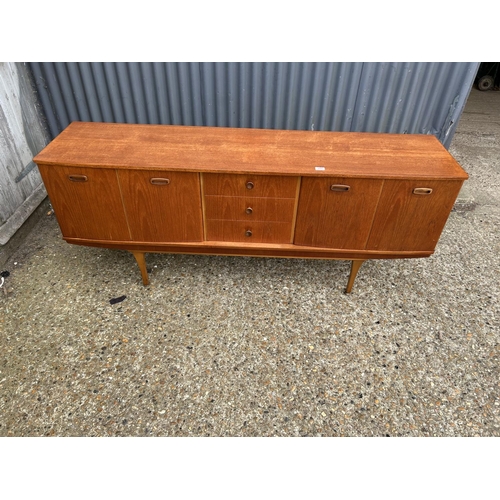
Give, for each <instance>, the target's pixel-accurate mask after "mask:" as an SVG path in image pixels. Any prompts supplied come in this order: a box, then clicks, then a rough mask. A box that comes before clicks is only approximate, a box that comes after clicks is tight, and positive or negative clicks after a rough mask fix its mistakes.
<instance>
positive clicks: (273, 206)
mask: <svg viewBox="0 0 500 500" xmlns="http://www.w3.org/2000/svg"><path fill="white" fill-rule="evenodd" d="M294 209H295V199H293V198H252V197H244V198H243V197H236V196H205V217H206V218H207V219H224V220H233V221H237V220H239V221H269V222H292V220H293V213H294Z"/></svg>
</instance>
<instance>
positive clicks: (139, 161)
mask: <svg viewBox="0 0 500 500" xmlns="http://www.w3.org/2000/svg"><path fill="white" fill-rule="evenodd" d="M34 161H35V162H36V163H37V164H39V165H40V164H42V163H43V164H52V165H60V164H63V165H70V166H89V167H110V168H144V169H155V168H166V169H170V170H180V171H196V172H226V173H262V174H279V175H304V176H307V175H311V176H325V177H332V176H339V177H342V176H350V177H372V178H373V177H374V178H387V179H391V178H394V179H398V178H415V179H423V178H446V179H467V174H466V173H465V172H464V170H463V169H462V168H461V167H460V165H459V164H458V163H457V162H456V161H455V159H454V158H453V157H452V156H451V155H450V154H449V153H448V151H447V150H446V149H445V148H444V147H443V146H442V144H441V143H440V142H439V141H438V140H437V139H436V137H434V136H433V135H412V134H379V133H376V134H373V133H363V132H313V131H293V130H264V129H244V128H226V127H188V126H174V125H132V124H116V123H90V122H73V123H72V124H70V125H69V126H68V127H67V128H66V129H65V130H64V131H63V132H61V134H59V136H58V137H56V139H54V140H53V141H52V142H51V143H50V144H49V145H48V146H47V147H46V148H45V149H43V150H42V151H41V152H40V153H39V154H38V155H37V156H36V157H35V158H34ZM317 167H320V168H322V169H323V170H317Z"/></svg>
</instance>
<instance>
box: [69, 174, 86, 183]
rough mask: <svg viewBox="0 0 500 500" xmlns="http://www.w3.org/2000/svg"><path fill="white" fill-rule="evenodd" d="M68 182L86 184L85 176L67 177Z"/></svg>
mask: <svg viewBox="0 0 500 500" xmlns="http://www.w3.org/2000/svg"><path fill="white" fill-rule="evenodd" d="M68 177H69V180H70V181H72V182H87V181H88V179H87V176H86V175H68Z"/></svg>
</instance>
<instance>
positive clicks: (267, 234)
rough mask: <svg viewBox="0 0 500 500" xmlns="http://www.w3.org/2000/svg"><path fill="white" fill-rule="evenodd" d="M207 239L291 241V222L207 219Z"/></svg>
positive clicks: (266, 241)
mask: <svg viewBox="0 0 500 500" xmlns="http://www.w3.org/2000/svg"><path fill="white" fill-rule="evenodd" d="M206 238H207V241H239V242H245V243H291V241H292V224H291V223H289V222H241V221H226V220H210V219H209V220H207V221H206Z"/></svg>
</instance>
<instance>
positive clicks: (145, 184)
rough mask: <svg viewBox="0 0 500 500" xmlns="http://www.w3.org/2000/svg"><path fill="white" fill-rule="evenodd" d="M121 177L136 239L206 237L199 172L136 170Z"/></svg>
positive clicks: (144, 240) (126, 207)
mask: <svg viewBox="0 0 500 500" xmlns="http://www.w3.org/2000/svg"><path fill="white" fill-rule="evenodd" d="M118 176H119V179H120V186H121V189H122V195H123V203H124V205H125V210H126V213H127V218H128V222H129V226H130V232H131V234H132V239H133V240H134V241H141V242H163V243H168V242H188V241H202V240H203V224H202V210H201V192H200V179H199V174H198V173H190V172H172V171H166V170H139V169H137V170H120V171H118Z"/></svg>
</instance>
